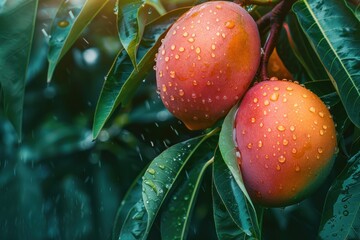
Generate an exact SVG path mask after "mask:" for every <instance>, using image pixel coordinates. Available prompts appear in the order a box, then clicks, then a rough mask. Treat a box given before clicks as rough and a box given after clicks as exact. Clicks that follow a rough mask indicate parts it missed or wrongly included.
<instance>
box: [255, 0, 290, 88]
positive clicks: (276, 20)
mask: <svg viewBox="0 0 360 240" xmlns="http://www.w3.org/2000/svg"><path fill="white" fill-rule="evenodd" d="M295 1H296V0H282V1H281V2H280V3H278V4H277V5H276V6H275V7H274V8H273V9H272V10H271V12H269V13H267V14H265V15H264V16H263V17H261V18H260V19H259V20H258V21H257V25H258V28H259V32H260V33H263V32H264V31H265V30H266V29H267V28H268V26H269V25H270V34H269V37H268V39H267V40H266V42H265V44H264V48H263V49H264V53H263V56H262V58H261V63H260V75H261V80H262V81H265V80H268V79H269V77H268V75H267V65H268V62H269V58H270V55H271V53H272V52H273V50H274V48H275V46H276V43H277V40H278V38H279V35H280V30H281V26H282V24H283V22H284V20H285V17H286V15H287V13H288V12H289V11H290V9H291V6H292V5H293V3H294V2H295Z"/></svg>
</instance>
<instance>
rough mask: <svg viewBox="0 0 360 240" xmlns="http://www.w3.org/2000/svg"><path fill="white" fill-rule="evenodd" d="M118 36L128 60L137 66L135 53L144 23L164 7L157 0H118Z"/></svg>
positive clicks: (153, 17) (149, 20)
mask: <svg viewBox="0 0 360 240" xmlns="http://www.w3.org/2000/svg"><path fill="white" fill-rule="evenodd" d="M117 9H118V10H117V11H118V26H119V36H120V41H121V44H122V45H123V47H124V48H125V50H126V52H127V54H128V55H129V57H130V60H131V62H132V64H133V66H134V67H135V68H137V66H136V65H137V62H136V53H137V50H138V48H139V44H140V41H141V39H142V36H143V33H144V29H145V25H146V24H147V23H149V22H151V21H152V20H154V19H155V18H156V17H158V16H159V13H161V14H164V13H165V9H164V8H163V6H162V5H161V3H160V2H159V1H139V0H118V2H117Z"/></svg>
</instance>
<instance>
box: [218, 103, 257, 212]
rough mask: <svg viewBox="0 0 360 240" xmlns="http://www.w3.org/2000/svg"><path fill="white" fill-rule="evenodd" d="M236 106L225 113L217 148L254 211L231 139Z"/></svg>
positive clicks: (233, 142)
mask: <svg viewBox="0 0 360 240" xmlns="http://www.w3.org/2000/svg"><path fill="white" fill-rule="evenodd" d="M237 108H238V106H237V105H235V106H234V107H233V108H232V109H231V110H230V111H229V113H228V114H227V116H226V117H225V119H224V122H223V125H222V127H221V132H220V139H219V148H220V152H221V155H222V157H223V159H224V161H225V163H226V165H227V166H228V168H229V169H230V172H231V174H232V175H233V177H234V178H235V181H236V183H237V184H238V186H239V187H240V189H241V191H242V192H243V193H244V195H245V197H246V198H247V200H248V201H249V202H250V205H251V206H252V208H253V210H254V211H255V207H254V205H253V203H252V201H251V199H250V196H249V194H248V192H247V191H246V188H245V185H244V182H243V179H242V176H241V172H240V168H239V164H238V162H237V157H236V151H237V148H236V146H235V141H234V139H233V135H234V131H235V130H234V120H235V116H236V111H237Z"/></svg>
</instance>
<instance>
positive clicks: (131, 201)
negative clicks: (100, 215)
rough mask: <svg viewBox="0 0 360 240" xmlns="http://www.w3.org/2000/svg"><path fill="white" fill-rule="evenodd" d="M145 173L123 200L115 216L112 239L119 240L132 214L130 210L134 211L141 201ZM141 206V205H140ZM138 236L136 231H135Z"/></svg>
mask: <svg viewBox="0 0 360 240" xmlns="http://www.w3.org/2000/svg"><path fill="white" fill-rule="evenodd" d="M144 172H145V169H144V171H142V172H141V174H140V175H139V176H138V177H137V178H136V179H135V180H134V182H133V183H132V185H131V186H130V188H129V190H128V191H127V193H126V194H125V196H124V198H123V200H122V201H121V203H120V206H119V208H118V211H117V213H116V216H115V222H114V226H113V232H112V239H113V240H117V239H119V235H120V231H121V228H122V226H123V223H124V221H125V219H126V217H127V216H128V215H129V214H130V213H131V211H130V212H129V209H133V208H134V207H133V206H134V205H135V204H136V203H137V202H138V201H139V199H141V190H142V179H141V177H142V176H143V175H144ZM140 204H141V203H140ZM134 232H135V234H136V229H135V231H134Z"/></svg>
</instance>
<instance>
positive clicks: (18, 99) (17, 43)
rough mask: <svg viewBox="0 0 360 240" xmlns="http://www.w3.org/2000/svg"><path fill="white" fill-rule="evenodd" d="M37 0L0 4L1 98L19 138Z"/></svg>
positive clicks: (5, 111)
mask: <svg viewBox="0 0 360 240" xmlns="http://www.w3.org/2000/svg"><path fill="white" fill-rule="evenodd" d="M37 7H38V1H35V0H21V1H20V0H19V1H6V2H4V3H2V4H1V5H0V46H1V48H0V69H1V71H0V97H1V101H2V102H3V107H4V113H5V115H6V116H7V117H8V118H9V120H10V122H11V123H12V125H13V126H14V128H15V130H16V131H17V133H18V135H19V139H20V140H21V131H22V118H23V105H24V94H25V80H26V72H27V66H28V63H29V57H30V50H31V45H32V41H33V35H34V28H35V18H36V11H37Z"/></svg>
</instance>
